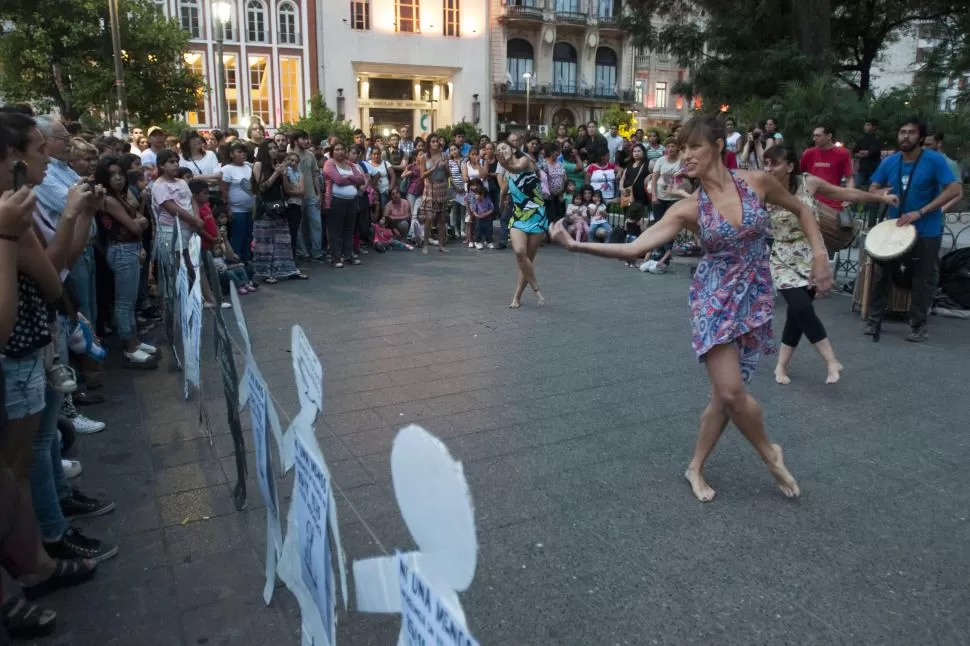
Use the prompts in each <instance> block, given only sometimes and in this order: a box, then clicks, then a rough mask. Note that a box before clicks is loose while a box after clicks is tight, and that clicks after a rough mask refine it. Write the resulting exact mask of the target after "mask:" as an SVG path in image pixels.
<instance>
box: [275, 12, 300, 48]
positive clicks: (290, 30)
mask: <svg viewBox="0 0 970 646" xmlns="http://www.w3.org/2000/svg"><path fill="white" fill-rule="evenodd" d="M279 19H280V21H279V25H280V33H279V38H278V39H277V42H279V43H280V44H281V45H298V44H299V43H300V32H299V31H298V30H297V28H296V25H297V22H296V7H294V6H293V3H292V2H281V3H280V11H279Z"/></svg>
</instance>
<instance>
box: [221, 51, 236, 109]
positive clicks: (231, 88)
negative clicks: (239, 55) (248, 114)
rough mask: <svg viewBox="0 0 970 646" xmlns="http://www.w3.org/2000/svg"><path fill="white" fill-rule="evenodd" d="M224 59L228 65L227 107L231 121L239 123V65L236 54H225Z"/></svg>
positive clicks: (226, 65)
mask: <svg viewBox="0 0 970 646" xmlns="http://www.w3.org/2000/svg"><path fill="white" fill-rule="evenodd" d="M222 61H223V63H224V65H225V67H226V109H227V110H228V112H229V123H239V67H238V66H237V65H236V55H235V54H224V55H223V57H222Z"/></svg>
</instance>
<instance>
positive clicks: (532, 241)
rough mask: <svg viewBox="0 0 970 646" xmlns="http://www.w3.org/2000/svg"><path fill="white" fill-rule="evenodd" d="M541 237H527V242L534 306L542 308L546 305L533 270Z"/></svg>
mask: <svg viewBox="0 0 970 646" xmlns="http://www.w3.org/2000/svg"><path fill="white" fill-rule="evenodd" d="M543 237H544V236H543V235H531V236H529V237H528V242H529V249H528V254H529V262H530V263H532V272H533V281H532V291H533V292H535V295H536V304H537V305H538V306H539V307H542V306H543V305H545V304H546V299H545V298H543V297H542V292H540V291H539V282H538V281H537V280H535V269H536V255H538V253H539V245H541V244H542V239H543Z"/></svg>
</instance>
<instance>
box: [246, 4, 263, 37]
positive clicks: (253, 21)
mask: <svg viewBox="0 0 970 646" xmlns="http://www.w3.org/2000/svg"><path fill="white" fill-rule="evenodd" d="M246 40H248V41H249V42H251V43H265V42H266V7H265V6H264V5H263V3H262V2H260V0H249V2H247V3H246Z"/></svg>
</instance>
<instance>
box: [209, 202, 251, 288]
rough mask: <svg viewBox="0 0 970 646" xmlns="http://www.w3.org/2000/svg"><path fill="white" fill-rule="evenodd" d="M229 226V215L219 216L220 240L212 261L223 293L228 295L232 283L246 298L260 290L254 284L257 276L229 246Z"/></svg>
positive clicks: (215, 247)
mask: <svg viewBox="0 0 970 646" xmlns="http://www.w3.org/2000/svg"><path fill="white" fill-rule="evenodd" d="M228 226H229V214H228V213H226V214H220V215H219V240H218V242H216V244H215V245H214V246H213V248H212V261H213V263H214V264H215V266H216V271H218V272H219V284H220V285H221V286H222V291H223V293H228V292H229V288H230V287H231V286H232V285H231V283H230V281H232V282H233V283H235V284H236V290H237V292H238V293H239V294H240V295H241V296H245V295H246V294H249V293H251V292H255V291H256V290H258V289H259V286H258V285H257V284H256V283H255V282H253V276H254V275H255V274H254V272H253V270H252V269H250V268H249V267H247V266H246V265H244V264H243V262H242V261H241V260H240V259H239V255H238V254H237V253H236V252H235V250H234V249H233V248H232V245H230V244H229V242H228V240H229V237H228V235H227V231H228V230H229V229H228Z"/></svg>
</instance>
